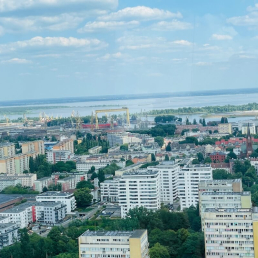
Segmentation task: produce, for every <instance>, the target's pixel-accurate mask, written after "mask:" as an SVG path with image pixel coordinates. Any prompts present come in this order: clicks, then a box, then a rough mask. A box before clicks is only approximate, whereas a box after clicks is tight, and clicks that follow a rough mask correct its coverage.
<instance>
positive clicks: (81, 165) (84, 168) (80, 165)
mask: <svg viewBox="0 0 258 258" xmlns="http://www.w3.org/2000/svg"><path fill="white" fill-rule="evenodd" d="M110 164H111V161H108V162H105V161H103V162H77V163H76V170H77V171H80V172H86V173H87V172H88V171H89V170H90V169H91V167H95V169H96V170H98V169H100V168H104V167H106V166H107V165H110Z"/></svg>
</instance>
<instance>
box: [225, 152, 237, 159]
mask: <svg viewBox="0 0 258 258" xmlns="http://www.w3.org/2000/svg"><path fill="white" fill-rule="evenodd" d="M227 157H228V159H237V155H236V154H235V153H234V152H233V151H230V152H229V154H228V156H227Z"/></svg>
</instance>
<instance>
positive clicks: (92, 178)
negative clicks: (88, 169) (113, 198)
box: [90, 172, 98, 180]
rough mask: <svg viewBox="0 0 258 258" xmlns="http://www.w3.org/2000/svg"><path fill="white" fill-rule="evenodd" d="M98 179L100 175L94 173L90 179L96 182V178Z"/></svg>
mask: <svg viewBox="0 0 258 258" xmlns="http://www.w3.org/2000/svg"><path fill="white" fill-rule="evenodd" d="M96 177H98V174H97V173H96V172H93V173H92V175H91V177H90V179H91V180H94V178H96Z"/></svg>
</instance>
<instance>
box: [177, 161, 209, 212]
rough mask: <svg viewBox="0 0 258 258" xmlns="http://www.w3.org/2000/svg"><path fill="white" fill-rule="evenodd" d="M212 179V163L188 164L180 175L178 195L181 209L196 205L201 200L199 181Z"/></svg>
mask: <svg viewBox="0 0 258 258" xmlns="http://www.w3.org/2000/svg"><path fill="white" fill-rule="evenodd" d="M211 179H212V168H211V166H210V164H201V165H187V166H184V167H183V168H181V170H180V171H179V175H178V195H179V198H180V207H181V210H183V209H184V208H189V207H190V206H192V205H193V206H196V205H197V203H198V201H199V182H200V181H203V180H211Z"/></svg>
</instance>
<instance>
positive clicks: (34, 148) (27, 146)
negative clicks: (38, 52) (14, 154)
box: [21, 140, 45, 155]
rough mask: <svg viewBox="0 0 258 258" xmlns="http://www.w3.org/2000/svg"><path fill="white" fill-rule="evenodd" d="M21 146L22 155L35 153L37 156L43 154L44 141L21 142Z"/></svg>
mask: <svg viewBox="0 0 258 258" xmlns="http://www.w3.org/2000/svg"><path fill="white" fill-rule="evenodd" d="M21 146H22V153H23V154H27V153H31V152H36V153H37V155H44V154H45V146H44V141H42V140H37V141H31V142H23V143H22V145H21Z"/></svg>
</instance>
